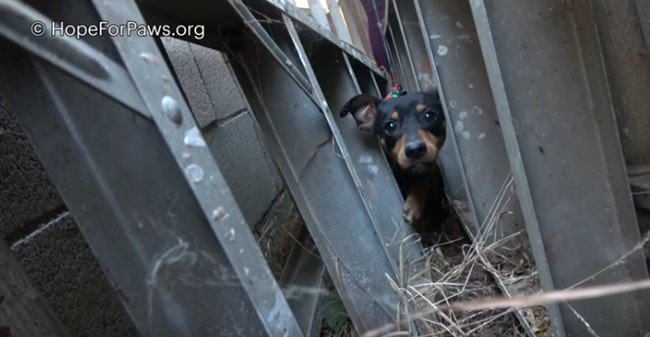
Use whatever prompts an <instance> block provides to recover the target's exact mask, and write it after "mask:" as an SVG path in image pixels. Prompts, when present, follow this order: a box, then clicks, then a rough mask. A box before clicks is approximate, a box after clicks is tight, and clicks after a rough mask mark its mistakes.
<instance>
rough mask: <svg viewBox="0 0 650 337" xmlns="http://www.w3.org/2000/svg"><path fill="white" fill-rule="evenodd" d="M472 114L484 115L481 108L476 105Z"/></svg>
mask: <svg viewBox="0 0 650 337" xmlns="http://www.w3.org/2000/svg"><path fill="white" fill-rule="evenodd" d="M471 112H472V113H473V114H479V115H482V114H483V110H481V108H479V107H478V106H476V105H475V106H473V107H472V110H471Z"/></svg>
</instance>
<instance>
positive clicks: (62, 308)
mask: <svg viewBox="0 0 650 337" xmlns="http://www.w3.org/2000/svg"><path fill="white" fill-rule="evenodd" d="M0 235H2V237H3V238H4V239H5V240H6V241H7V242H8V243H9V245H10V246H11V249H12V250H13V251H14V253H15V254H16V257H17V258H18V260H19V261H20V262H21V264H22V265H23V266H24V267H25V269H26V271H27V273H28V275H29V276H30V277H31V279H32V282H33V284H34V286H35V287H36V289H38V290H39V291H40V292H41V294H43V295H44V296H45V298H46V299H47V300H48V301H49V302H50V305H51V306H52V308H53V309H54V310H55V312H56V313H57V315H58V316H59V317H60V318H61V320H62V322H63V323H64V324H65V325H66V327H67V328H68V330H69V332H70V334H71V335H72V336H74V337H82V336H84V337H86V336H88V337H91V336H92V337H115V336H120V337H121V336H124V337H130V336H137V333H136V331H135V328H134V326H133V324H132V322H131V320H130V319H129V318H128V316H127V314H126V312H125V311H124V309H122V306H121V304H120V303H119V300H118V298H117V297H116V296H115V294H114V292H113V290H112V289H111V285H110V284H109V283H108V281H107V280H106V278H105V277H104V275H103V273H102V270H101V269H100V267H99V265H98V264H97V261H96V260H95V258H94V256H93V254H92V252H91V251H90V248H89V247H88V246H87V245H86V242H85V241H84V240H83V237H82V235H81V232H80V231H79V229H78V228H77V225H76V223H75V222H74V219H73V218H72V217H71V216H70V214H69V213H68V212H67V210H66V207H65V205H64V203H63V200H62V199H61V197H60V196H59V194H58V192H57V191H56V188H55V187H54V185H53V184H52V182H51V180H50V178H49V177H48V175H47V172H45V169H44V168H43V166H42V165H41V163H40V161H39V160H38V157H37V155H36V153H35V152H34V150H33V148H32V146H31V143H30V142H29V139H27V137H26V135H25V133H24V132H23V130H22V128H21V127H20V125H19V124H18V121H17V120H16V118H15V115H14V114H13V112H12V111H11V109H10V107H8V106H7V104H6V102H5V101H4V99H3V97H2V96H0Z"/></svg>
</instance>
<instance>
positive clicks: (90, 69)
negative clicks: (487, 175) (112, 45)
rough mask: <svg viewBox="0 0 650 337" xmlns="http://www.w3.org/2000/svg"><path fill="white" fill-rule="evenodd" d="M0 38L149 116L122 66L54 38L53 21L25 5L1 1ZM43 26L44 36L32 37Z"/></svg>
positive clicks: (83, 44)
mask: <svg viewBox="0 0 650 337" xmlns="http://www.w3.org/2000/svg"><path fill="white" fill-rule="evenodd" d="M0 13H3V20H2V21H0V35H1V36H4V37H5V38H7V39H8V40H10V41H12V42H13V43H16V44H18V45H20V46H21V47H22V48H24V49H26V50H28V51H29V52H31V53H33V54H35V55H37V56H38V57H40V58H42V59H44V60H45V61H47V62H49V63H51V64H53V65H55V66H57V67H58V68H60V69H62V70H63V71H65V72H67V73H69V74H71V75H73V76H75V77H76V78H78V79H80V80H82V81H84V82H85V83H87V84H88V85H90V86H92V87H93V88H95V89H96V90H99V91H102V92H104V93H105V94H106V95H109V96H113V97H115V98H116V99H117V100H118V101H120V102H121V103H122V104H124V105H126V106H127V107H129V108H131V109H134V110H135V111H138V112H140V113H142V114H143V115H145V116H149V111H148V110H147V109H146V108H145V106H144V103H142V99H141V98H140V97H139V96H138V95H137V92H136V90H135V87H134V86H133V82H131V79H130V78H129V76H128V74H127V73H126V71H125V70H124V68H122V67H121V66H120V65H119V64H116V63H115V62H113V61H112V60H111V59H110V58H108V57H106V56H105V55H104V54H102V53H100V52H98V51H97V50H96V49H94V48H93V47H92V46H90V45H88V44H87V43H86V42H85V41H82V40H78V39H75V38H73V37H71V36H57V37H54V36H52V32H51V27H52V20H51V19H50V18H48V17H46V16H44V15H43V14H41V13H39V12H38V11H36V10H34V9H33V8H31V7H29V6H28V5H26V4H25V3H23V2H20V1H17V0H4V1H0ZM36 22H40V23H42V24H43V29H44V30H45V31H44V33H43V35H41V36H36V35H34V34H32V33H30V29H31V27H30V26H31V25H32V24H34V23H36Z"/></svg>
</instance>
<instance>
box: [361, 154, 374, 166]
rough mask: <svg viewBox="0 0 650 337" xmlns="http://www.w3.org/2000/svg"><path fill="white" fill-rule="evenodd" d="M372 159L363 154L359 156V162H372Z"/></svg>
mask: <svg viewBox="0 0 650 337" xmlns="http://www.w3.org/2000/svg"><path fill="white" fill-rule="evenodd" d="M372 162H373V160H372V157H371V156H369V155H367V154H364V155H362V156H361V157H359V164H372Z"/></svg>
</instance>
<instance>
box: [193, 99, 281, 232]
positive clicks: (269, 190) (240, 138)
mask: <svg viewBox="0 0 650 337" xmlns="http://www.w3.org/2000/svg"><path fill="white" fill-rule="evenodd" d="M204 137H205V139H206V142H207V143H208V147H209V148H210V150H211V151H212V154H213V155H214V157H215V160H216V161H217V164H218V165H219V169H220V170H221V173H222V174H223V175H224V178H225V179H226V182H227V183H228V186H229V187H230V189H231V190H232V193H233V195H234V197H235V200H236V201H237V204H238V205H239V208H240V209H241V211H242V212H243V213H244V216H245V217H246V221H247V222H248V223H249V225H251V226H252V225H254V224H256V223H257V222H258V221H259V220H260V219H261V218H262V216H263V215H264V213H265V212H266V210H267V209H268V207H269V205H270V204H271V202H272V201H273V200H274V199H275V197H276V195H277V194H278V192H279V191H280V188H281V186H282V184H283V183H282V179H281V178H280V175H279V174H278V172H277V169H276V168H275V165H274V164H273V162H272V160H271V159H270V157H269V155H268V153H267V152H266V149H265V148H264V145H263V142H262V141H261V134H260V131H259V130H258V128H257V124H256V123H255V121H254V119H253V118H252V117H251V116H250V114H249V113H248V112H247V111H244V112H242V113H240V114H238V115H236V116H234V117H232V118H231V119H228V120H226V121H224V122H222V123H220V124H219V125H218V126H216V127H213V128H211V129H210V130H207V131H206V132H205V134H204Z"/></svg>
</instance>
